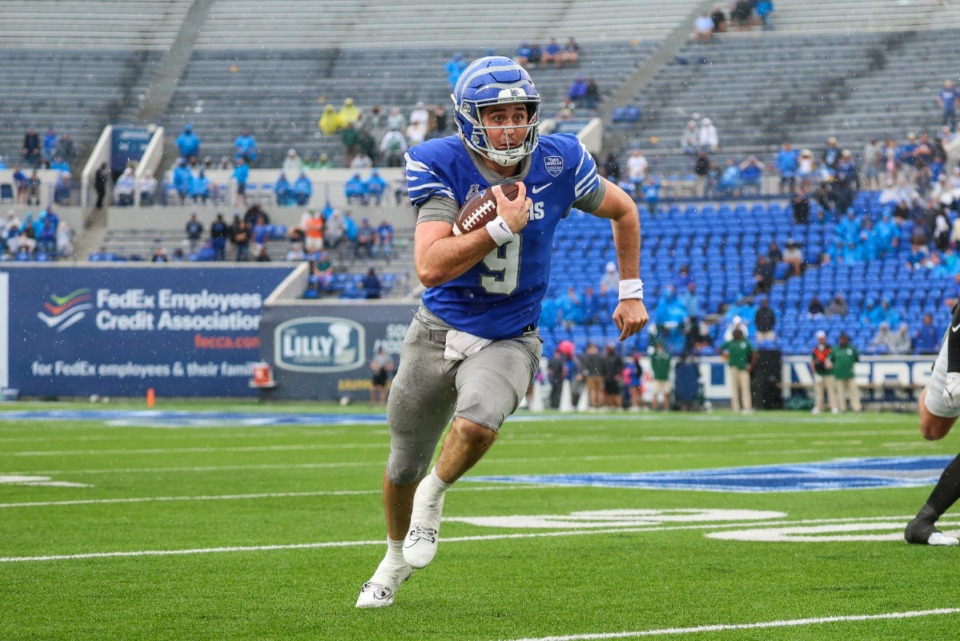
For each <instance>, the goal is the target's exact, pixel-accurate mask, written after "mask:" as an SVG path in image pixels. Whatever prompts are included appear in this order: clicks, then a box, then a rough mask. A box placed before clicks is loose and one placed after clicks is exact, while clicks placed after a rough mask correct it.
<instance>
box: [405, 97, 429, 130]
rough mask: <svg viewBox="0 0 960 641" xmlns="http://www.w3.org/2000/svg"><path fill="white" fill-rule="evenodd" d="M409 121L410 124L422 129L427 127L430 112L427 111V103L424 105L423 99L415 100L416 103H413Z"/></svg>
mask: <svg viewBox="0 0 960 641" xmlns="http://www.w3.org/2000/svg"><path fill="white" fill-rule="evenodd" d="M409 122H410V124H411V125H416V126H417V127H422V128H423V129H424V130H426V129H427V125H428V124H429V122H430V112H429V111H427V105H425V104H424V103H423V101H417V104H416V105H414V107H413V110H412V111H411V112H410V119H409Z"/></svg>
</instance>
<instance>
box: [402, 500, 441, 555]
mask: <svg viewBox="0 0 960 641" xmlns="http://www.w3.org/2000/svg"><path fill="white" fill-rule="evenodd" d="M420 487H421V488H422V487H423V484H422V483H421V486H420ZM425 494H426V492H421V491H420V488H417V493H416V494H415V495H414V497H413V511H412V512H411V514H410V531H409V532H407V536H406V537H404V539H403V560H404V561H406V562H407V563H408V564H410V566H411V567H414V568H417V569H419V568H425V567H427V566H428V565H430V561H433V557H434V556H436V554H437V545H438V544H439V542H440V514H441V512H443V498H444V496H445V494H441V495H440V499H439V500H437V501H436V502H428V501H427V500H426V499H424V495H425Z"/></svg>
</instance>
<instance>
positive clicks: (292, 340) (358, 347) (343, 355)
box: [273, 317, 367, 374]
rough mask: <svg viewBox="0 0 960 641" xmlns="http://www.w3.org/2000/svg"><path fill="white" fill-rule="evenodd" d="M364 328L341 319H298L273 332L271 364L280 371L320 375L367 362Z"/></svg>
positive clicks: (356, 366)
mask: <svg viewBox="0 0 960 641" xmlns="http://www.w3.org/2000/svg"><path fill="white" fill-rule="evenodd" d="M365 345H366V334H365V331H364V327H363V325H361V324H360V323H357V322H355V321H352V320H347V319H344V318H331V317H314V318H297V319H294V320H291V321H287V322H285V323H281V324H280V325H278V326H277V329H276V330H275V331H274V347H273V351H274V363H275V364H276V366H277V367H278V368H280V369H286V370H290V371H294V372H309V373H313V374H323V373H327V372H345V371H349V370H353V369H357V368H358V367H363V366H364V364H365V363H366V360H367V358H366V351H365V347H364V346H365Z"/></svg>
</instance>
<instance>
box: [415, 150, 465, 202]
mask: <svg viewBox="0 0 960 641" xmlns="http://www.w3.org/2000/svg"><path fill="white" fill-rule="evenodd" d="M418 151H419V149H418V148H417V147H415V148H413V149H411V150H410V151H408V152H407V153H406V154H404V158H405V159H406V174H407V191H408V192H409V195H410V202H411V203H413V206H414V207H418V208H419V207H422V206H423V204H424V203H426V202H427V201H428V200H430V199H431V198H433V197H434V196H440V197H442V198H450V199H451V200H456V197H455V196H454V195H453V190H452V189H450V187H448V186H447V185H446V184H445V183H444V182H443V181H442V180H441V178H440V176H439V175H438V174H437V172H436V170H435V169H434V167H432V166H431V165H430V164H428V163H426V162H424V161H423V160H422V159H420V158H419V157H418V156H419V154H418Z"/></svg>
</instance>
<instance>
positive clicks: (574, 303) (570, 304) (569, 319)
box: [557, 287, 584, 327]
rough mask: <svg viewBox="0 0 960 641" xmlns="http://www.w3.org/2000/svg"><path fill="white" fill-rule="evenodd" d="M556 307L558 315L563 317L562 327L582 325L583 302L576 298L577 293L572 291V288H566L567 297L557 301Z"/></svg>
mask: <svg viewBox="0 0 960 641" xmlns="http://www.w3.org/2000/svg"><path fill="white" fill-rule="evenodd" d="M557 307H559V308H560V315H561V316H562V317H563V325H564V327H574V326H576V325H583V319H584V312H583V301H581V300H580V297H579V296H577V292H576V291H574V289H573V287H568V288H567V295H566V296H561V297H560V298H559V299H558V300H557Z"/></svg>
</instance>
